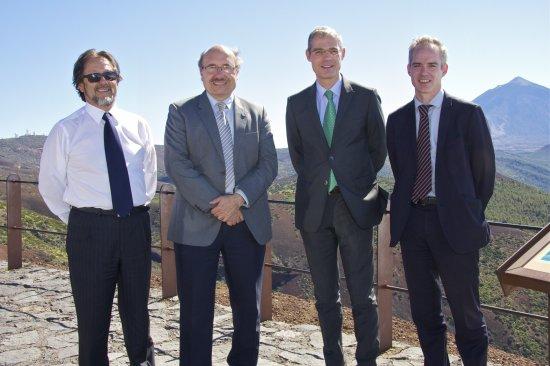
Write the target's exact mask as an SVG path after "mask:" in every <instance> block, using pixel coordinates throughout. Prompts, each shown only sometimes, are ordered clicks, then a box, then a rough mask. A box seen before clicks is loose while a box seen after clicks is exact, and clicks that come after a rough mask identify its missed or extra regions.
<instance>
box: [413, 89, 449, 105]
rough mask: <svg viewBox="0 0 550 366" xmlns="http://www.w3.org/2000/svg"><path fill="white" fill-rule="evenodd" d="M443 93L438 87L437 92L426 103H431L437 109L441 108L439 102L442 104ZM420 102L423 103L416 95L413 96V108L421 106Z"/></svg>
mask: <svg viewBox="0 0 550 366" xmlns="http://www.w3.org/2000/svg"><path fill="white" fill-rule="evenodd" d="M443 95H444V92H443V89H439V92H438V93H437V94H436V95H435V96H434V97H433V99H432V100H430V102H429V103H427V104H429V105H433V106H434V107H435V108H437V109H439V108H441V104H443ZM422 104H424V103H422V102H421V101H420V100H418V98H416V96H415V97H414V107H415V109H418V107H419V106H421V105H422Z"/></svg>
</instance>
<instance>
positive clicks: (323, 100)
mask: <svg viewBox="0 0 550 366" xmlns="http://www.w3.org/2000/svg"><path fill="white" fill-rule="evenodd" d="M315 84H316V85H317V96H316V99H317V111H318V112H319V120H321V125H323V123H324V119H325V111H326V110H327V104H328V99H327V97H326V96H325V92H326V91H327V90H328V89H325V88H323V87H322V86H321V84H319V82H318V81H317V82H316V83H315ZM330 90H332V93H333V95H332V100H333V101H334V111H335V112H338V102H339V101H340V93H341V92H342V75H340V79H338V81H337V82H335V83H334V85H333V86H332V87H331V88H330Z"/></svg>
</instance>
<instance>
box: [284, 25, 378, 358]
mask: <svg viewBox="0 0 550 366" xmlns="http://www.w3.org/2000/svg"><path fill="white" fill-rule="evenodd" d="M345 54H346V50H345V48H344V47H343V45H342V38H341V37H340V35H339V34H338V33H336V31H335V30H334V29H332V28H329V27H317V28H315V29H314V30H313V32H311V34H310V35H309V39H308V48H307V50H306V57H307V59H308V61H309V62H311V66H312V68H313V71H314V72H315V75H316V78H317V81H316V82H315V83H314V84H313V85H311V86H310V87H308V88H306V89H304V90H303V91H301V92H300V93H298V94H296V95H293V96H291V97H289V98H288V103H287V110H286V126H287V139H288V150H289V153H290V157H291V159H292V164H293V165H294V169H295V170H296V172H297V173H298V180H297V183H296V227H297V228H298V229H299V230H300V233H301V234H302V239H303V241H304V247H305V251H306V256H307V259H308V263H309V267H310V270H311V278H312V280H313V285H314V291H315V299H316V307H317V312H318V314H319V323H320V325H321V332H322V334H323V343H324V347H323V353H324V356H325V363H326V364H327V365H338V366H340V365H344V364H345V362H344V357H343V353H342V333H341V331H342V309H341V303H340V291H339V280H338V279H339V274H338V265H337V251H338V249H339V250H340V256H341V258H342V264H343V267H344V272H345V275H346V283H347V287H348V291H349V294H350V299H351V306H352V311H353V320H354V324H355V337H356V339H357V350H356V354H355V357H356V359H357V363H358V364H359V365H375V364H376V356H377V355H378V349H379V341H378V315H377V304H376V298H375V294H374V289H373V265H372V227H373V225H376V224H378V223H379V222H380V219H381V217H382V213H383V211H384V209H385V207H386V202H387V193H385V192H382V190H379V188H378V185H377V184H376V174H377V172H378V171H379V170H380V169H381V168H382V165H383V164H384V160H385V158H386V144H385V132H384V122H383V116H382V110H381V108H380V98H379V97H378V95H377V93H376V91H375V90H374V89H369V88H365V87H363V86H361V85H358V84H356V83H353V82H351V81H349V80H347V79H345V78H344V77H342V76H341V75H340V65H341V61H342V60H343V59H344V56H345ZM382 193H385V194H382Z"/></svg>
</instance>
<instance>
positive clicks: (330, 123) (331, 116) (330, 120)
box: [323, 89, 338, 192]
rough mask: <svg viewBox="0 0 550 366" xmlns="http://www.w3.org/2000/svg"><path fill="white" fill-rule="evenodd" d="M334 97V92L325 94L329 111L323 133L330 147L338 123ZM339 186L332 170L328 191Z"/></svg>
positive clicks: (324, 121) (328, 91)
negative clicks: (335, 125)
mask: <svg viewBox="0 0 550 366" xmlns="http://www.w3.org/2000/svg"><path fill="white" fill-rule="evenodd" d="M333 96H334V93H333V92H332V90H330V89H328V90H327V91H326V92H325V97H327V109H326V110H325V115H324V117H323V131H324V132H325V137H326V138H327V142H328V146H329V147H330V146H331V145H332V135H333V133H334V124H335V123H336V106H335V105H334V99H333ZM337 184H338V183H336V177H335V176H334V172H333V171H332V169H331V170H330V173H329V178H328V191H329V192H331V191H332V190H333V189H334V187H336V185H337Z"/></svg>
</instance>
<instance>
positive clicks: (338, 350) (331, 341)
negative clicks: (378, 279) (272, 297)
mask: <svg viewBox="0 0 550 366" xmlns="http://www.w3.org/2000/svg"><path fill="white" fill-rule="evenodd" d="M301 234H302V239H303V241H304V246H305V250H306V256H307V260H308V263H309V267H310V271H311V278H312V280H313V286H314V292H315V299H316V303H315V305H316V307H317V312H318V315H319V323H320V326H321V332H322V335H323V354H324V357H325V363H326V365H330V366H332V365H337V366H341V365H344V364H345V363H344V355H343V352H342V305H341V302H340V286H339V279H338V278H339V273H338V263H337V256H338V253H337V252H338V248H339V249H340V257H341V259H342V265H343V267H344V273H345V275H346V284H347V287H348V291H349V295H350V300H351V307H352V313H353V321H354V329H355V338H356V339H357V350H356V353H355V358H356V359H357V363H358V365H375V364H376V356H377V355H378V351H379V339H378V312H377V310H378V305H377V303H376V296H375V293H374V289H373V264H372V228H369V229H366V230H365V229H361V228H360V227H358V226H357V225H356V224H355V221H354V220H353V218H352V216H351V214H350V212H349V210H348V208H347V206H346V203H345V202H344V199H343V198H342V196H341V194H340V193H333V194H331V195H330V196H329V199H328V201H327V205H326V208H325V212H324V216H323V223H322V225H321V228H320V229H319V230H318V231H316V232H307V231H303V230H302V232H301Z"/></svg>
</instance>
